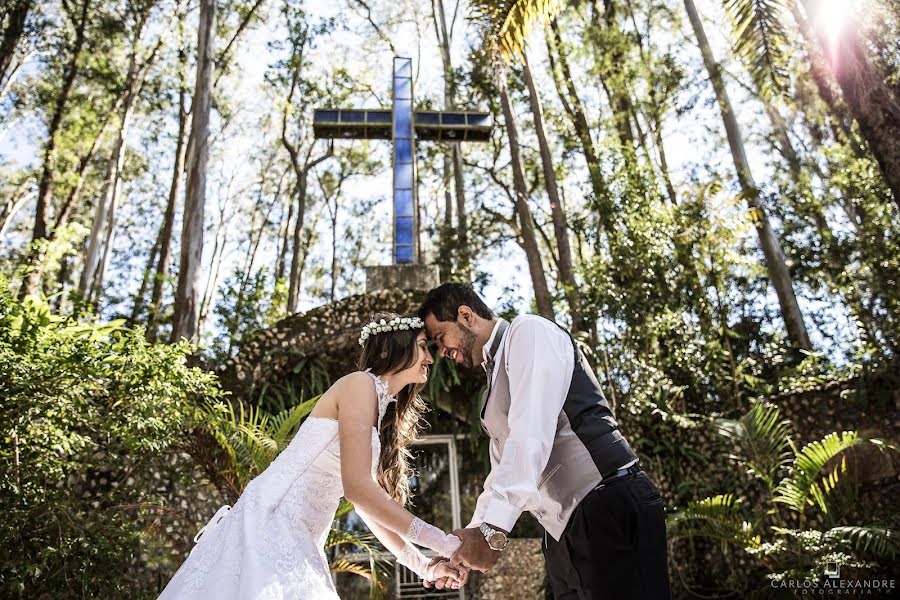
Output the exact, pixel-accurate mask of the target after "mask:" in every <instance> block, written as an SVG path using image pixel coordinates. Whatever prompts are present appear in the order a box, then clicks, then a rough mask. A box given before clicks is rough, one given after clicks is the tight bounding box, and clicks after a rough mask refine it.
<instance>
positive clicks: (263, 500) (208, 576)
mask: <svg viewBox="0 0 900 600" xmlns="http://www.w3.org/2000/svg"><path fill="white" fill-rule="evenodd" d="M367 373H368V375H369V376H370V377H371V378H372V381H373V382H374V384H375V392H376V396H377V398H378V421H377V424H376V425H374V426H373V427H372V432H371V443H372V467H371V474H372V477H373V478H374V477H375V475H376V469H377V467H378V459H379V456H380V454H381V441H380V439H379V436H378V431H379V429H380V427H381V420H382V419H383V418H384V415H385V412H387V407H388V406H389V405H390V403H391V402H393V401H395V400H396V399H395V398H394V397H392V396H391V395H390V394H389V393H388V387H387V385H386V384H385V382H384V381H383V380H382V379H381V378H380V377H378V376H377V375H375V374H373V373H371V372H369V371H367ZM343 494H344V490H343V485H342V483H341V460H340V440H339V436H338V422H337V421H336V420H335V419H330V418H325V417H307V418H306V420H305V421H304V422H303V424H302V425H301V426H300V428H299V429H298V431H297V434H296V435H295V436H294V439H293V440H292V441H291V443H290V444H288V446H287V448H285V449H284V451H282V452H281V454H279V455H278V456H277V457H276V458H275V460H274V461H272V463H271V464H270V465H269V467H268V468H267V469H266V470H265V471H263V472H262V473H260V474H259V475H258V476H257V477H256V478H255V479H254V480H253V481H251V482H250V483H249V484H248V485H247V487H246V488H245V490H244V492H243V494H241V497H240V498H239V499H238V501H237V502H236V503H235V505H234V507H232V508H231V509H230V510H228V509H227V507H223V508H222V509H220V510H219V512H218V513H216V516H214V517H213V519H212V520H210V523H209V524H207V526H206V527H204V528H203V530H201V531H202V536H201V537H200V538H199V542H198V543H197V545H196V546H195V547H194V549H193V550H192V551H191V555H190V556H189V557H188V559H187V560H186V561H185V563H184V564H183V565H182V567H181V568H180V569H179V570H178V573H176V574H175V577H173V578H172V581H171V582H170V583H169V585H168V586H167V587H166V589H165V590H164V591H163V594H162V596H160V598H185V597H189V598H192V597H197V598H208V597H216V598H229V597H235V598H268V597H272V598H307V599H311V598H315V599H319V598H337V595H336V594H335V593H334V588H333V584H332V581H331V577H330V572H329V569H328V563H327V560H326V558H325V554H324V552H323V547H324V545H325V541H326V539H327V537H328V532H329V531H330V529H331V523H332V521H333V520H334V514H335V511H336V510H337V508H338V505H339V504H340V499H341V496H343ZM248 568H250V569H252V570H253V571H254V572H253V573H248V572H247V569H248ZM257 571H258V572H257ZM273 571H274V573H272V572H273ZM248 581H258V582H259V587H258V589H256V588H254V584H252V583H248ZM248 586H249V587H248Z"/></svg>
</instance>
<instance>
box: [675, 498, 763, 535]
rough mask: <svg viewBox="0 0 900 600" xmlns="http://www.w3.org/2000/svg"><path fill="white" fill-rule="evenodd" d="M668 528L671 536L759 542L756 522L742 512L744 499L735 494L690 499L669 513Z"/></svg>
mask: <svg viewBox="0 0 900 600" xmlns="http://www.w3.org/2000/svg"><path fill="white" fill-rule="evenodd" d="M666 528H667V530H668V534H669V536H670V537H672V538H680V537H681V538H684V537H705V538H710V539H715V540H719V541H720V542H723V543H726V544H731V545H734V546H739V547H741V548H747V547H753V548H755V547H757V546H758V545H759V544H760V537H759V536H758V535H756V534H755V533H754V531H755V527H754V525H753V524H752V523H750V522H748V521H745V520H744V518H743V516H742V515H741V500H740V499H738V498H735V497H734V495H732V494H723V495H718V496H712V497H710V498H705V499H703V500H700V501H699V502H691V503H690V504H688V506H687V508H685V509H684V510H682V511H681V512H678V513H675V514H674V515H670V516H669V518H668V519H667V521H666Z"/></svg>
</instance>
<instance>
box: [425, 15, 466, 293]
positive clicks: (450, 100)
mask: <svg viewBox="0 0 900 600" xmlns="http://www.w3.org/2000/svg"><path fill="white" fill-rule="evenodd" d="M458 9H459V0H457V3H456V9H455V10H454V17H455V14H456V10H458ZM431 14H432V20H433V21H434V27H435V32H436V34H437V39H438V46H439V48H440V53H441V64H442V65H443V72H444V106H445V110H454V109H455V108H456V96H457V89H456V87H457V86H456V74H455V72H454V69H453V61H452V60H451V58H450V44H451V41H452V35H453V24H452V23H451V27H450V28H449V29H448V28H447V14H446V12H445V10H444V0H432V2H431ZM451 180H452V182H453V186H452V189H453V192H454V194H453V197H451V192H450V190H451V185H450V182H451ZM454 200H455V202H454ZM454 205H455V206H454ZM454 208H455V212H456V228H455V229H454V227H453V213H454ZM444 219H445V221H444V228H445V229H444V231H445V233H444V234H443V235H444V236H446V237H447V238H448V239H447V240H445V241H444V242H443V243H442V245H443V246H444V247H448V249H449V246H451V245H452V246H453V250H452V252H449V251H446V250H445V252H447V256H453V257H455V258H456V274H455V278H456V279H460V280H463V281H468V280H469V279H471V277H472V264H471V263H472V250H471V248H469V221H468V219H469V217H468V209H467V207H466V194H465V187H464V180H463V160H462V147H461V145H460V144H459V143H458V142H451V143H449V144H447V145H446V148H445V149H444ZM454 233H455V240H454V239H453V237H454V235H453V234H454ZM449 276H450V273H449V272H447V273H442V277H444V278H448V277H449Z"/></svg>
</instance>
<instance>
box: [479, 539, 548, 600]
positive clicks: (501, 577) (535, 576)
mask: <svg viewBox="0 0 900 600" xmlns="http://www.w3.org/2000/svg"><path fill="white" fill-rule="evenodd" d="M545 573H546V570H545V568H544V556H543V554H542V553H541V539H540V538H537V539H534V538H522V539H511V540H510V541H509V546H507V547H506V549H505V550H504V551H503V552H502V553H501V554H500V560H498V561H497V564H496V565H495V566H494V568H493V569H491V570H490V571H489V572H487V573H478V572H476V571H473V572H472V581H471V582H470V583H469V585H468V587H467V589H466V592H469V594H468V595H467V596H466V597H467V598H471V599H472V600H523V599H525V598H527V599H528V600H542V599H543V598H544V575H545Z"/></svg>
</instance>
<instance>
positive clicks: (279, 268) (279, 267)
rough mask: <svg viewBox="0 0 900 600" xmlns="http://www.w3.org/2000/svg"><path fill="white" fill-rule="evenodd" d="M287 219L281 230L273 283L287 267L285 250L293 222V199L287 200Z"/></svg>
mask: <svg viewBox="0 0 900 600" xmlns="http://www.w3.org/2000/svg"><path fill="white" fill-rule="evenodd" d="M287 204H288V213H287V219H285V221H284V227H283V228H282V230H281V244H279V247H278V261H277V263H276V267H275V281H278V280H279V279H282V278H283V277H284V272H285V270H286V265H287V249H288V246H290V244H291V242H290V238H291V221H293V220H294V199H293V198H289V199H288V203H287Z"/></svg>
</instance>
